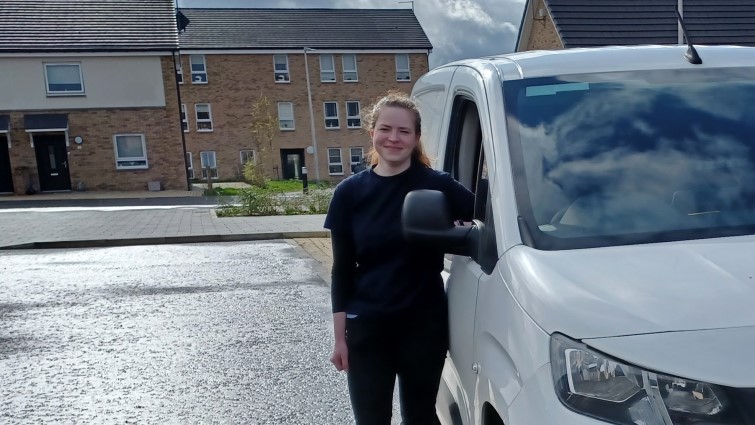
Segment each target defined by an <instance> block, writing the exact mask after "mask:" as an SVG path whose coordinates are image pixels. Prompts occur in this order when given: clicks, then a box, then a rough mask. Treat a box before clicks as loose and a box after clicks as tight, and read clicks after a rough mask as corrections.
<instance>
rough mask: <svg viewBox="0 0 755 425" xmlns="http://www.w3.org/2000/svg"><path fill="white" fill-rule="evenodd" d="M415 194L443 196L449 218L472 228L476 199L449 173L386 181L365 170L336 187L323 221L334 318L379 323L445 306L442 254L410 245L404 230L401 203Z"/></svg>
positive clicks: (419, 170) (417, 173) (420, 169)
mask: <svg viewBox="0 0 755 425" xmlns="http://www.w3.org/2000/svg"><path fill="white" fill-rule="evenodd" d="M417 189H433V190H439V191H441V192H443V193H444V194H445V195H446V199H447V200H448V204H449V207H450V209H451V214H452V217H453V218H454V219H455V220H456V219H459V220H465V221H469V220H471V218H472V213H473V209H474V195H473V194H472V193H471V192H470V191H469V190H467V189H466V188H465V187H464V186H463V185H461V184H460V183H459V182H457V181H456V180H454V179H453V178H452V177H451V176H450V175H449V174H448V173H444V172H439V171H435V170H433V169H431V168H428V167H425V166H422V165H421V164H412V166H411V167H410V168H409V169H407V170H406V171H404V172H402V173H400V174H397V175H395V176H389V177H384V176H380V175H378V174H376V173H375V172H374V171H373V170H372V169H367V170H365V171H362V172H360V173H357V174H355V175H353V176H351V177H349V178H347V179H346V180H344V181H342V182H341V183H340V184H339V185H338V186H337V187H336V189H335V192H334V194H333V199H332V201H331V204H330V208H329V210H328V215H327V217H326V219H325V227H326V228H328V229H330V230H331V242H332V245H333V259H334V261H333V272H332V287H331V298H332V304H333V312H334V313H338V312H346V313H349V314H356V315H365V316H379V315H387V314H392V313H399V312H403V311H408V310H414V311H418V310H423V309H431V308H434V307H437V306H439V305H441V304H442V303H445V293H444V290H443V281H442V278H441V275H440V273H441V271H442V270H443V253H442V252H440V251H437V250H433V249H432V248H424V247H423V248H418V247H416V246H411V245H409V244H408V243H407V242H406V240H405V239H404V237H403V233H402V229H401V209H402V207H403V203H404V198H405V197H406V194H407V193H409V192H410V191H412V190H417Z"/></svg>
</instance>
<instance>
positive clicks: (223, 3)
mask: <svg viewBox="0 0 755 425" xmlns="http://www.w3.org/2000/svg"><path fill="white" fill-rule="evenodd" d="M524 2H525V0H415V1H414V13H415V14H416V15H417V19H418V20H419V22H420V24H421V25H422V28H423V29H424V30H425V33H426V34H427V37H428V38H429V39H430V43H432V45H433V51H432V53H431V54H430V68H435V67H436V66H439V65H442V64H444V63H448V62H451V61H454V60H458V59H465V58H474V57H478V56H484V55H490V54H498V53H509V52H512V51H513V50H514V44H515V43H516V36H517V31H518V28H519V23H520V22H521V20H522V13H523V9H524ZM178 6H179V7H239V8H245V7H249V8H254V7H271V8H277V7H281V8H310V7H324V8H358V9H365V8H375V9H386V8H387V9H401V8H411V7H412V5H411V3H406V2H401V0H178Z"/></svg>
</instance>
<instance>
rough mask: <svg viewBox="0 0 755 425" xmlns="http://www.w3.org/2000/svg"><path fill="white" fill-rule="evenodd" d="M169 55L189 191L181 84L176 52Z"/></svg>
mask: <svg viewBox="0 0 755 425" xmlns="http://www.w3.org/2000/svg"><path fill="white" fill-rule="evenodd" d="M171 55H173V79H174V80H175V82H176V96H177V98H178V128H179V129H180V131H181V148H182V149H183V152H184V175H185V176H186V190H188V191H191V180H189V163H188V162H186V133H184V124H183V119H181V105H182V103H183V102H181V85H180V84H178V78H177V77H176V75H178V67H177V66H176V52H175V51H173V52H171ZM178 60H179V62H180V61H181V52H178ZM186 115H187V116H186V118H187V121H188V118H189V117H188V115H189V111H188V110H187V111H186Z"/></svg>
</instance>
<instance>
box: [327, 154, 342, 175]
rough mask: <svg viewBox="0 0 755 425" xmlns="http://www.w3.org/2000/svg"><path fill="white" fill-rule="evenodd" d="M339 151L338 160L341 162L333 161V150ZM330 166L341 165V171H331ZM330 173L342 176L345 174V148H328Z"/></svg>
mask: <svg viewBox="0 0 755 425" xmlns="http://www.w3.org/2000/svg"><path fill="white" fill-rule="evenodd" d="M335 150H337V151H338V161H339V162H331V159H332V158H331V156H330V152H331V151H335ZM330 167H341V172H333V171H331V169H330ZM328 175H330V176H342V175H344V172H343V149H342V148H328Z"/></svg>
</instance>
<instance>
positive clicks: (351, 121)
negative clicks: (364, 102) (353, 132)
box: [346, 102, 362, 128]
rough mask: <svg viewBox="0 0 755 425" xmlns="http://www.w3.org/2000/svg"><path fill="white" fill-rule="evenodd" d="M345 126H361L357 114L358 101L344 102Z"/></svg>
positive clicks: (360, 120) (360, 119)
mask: <svg viewBox="0 0 755 425" xmlns="http://www.w3.org/2000/svg"><path fill="white" fill-rule="evenodd" d="M346 126H347V127H348V128H361V127H362V118H361V117H360V116H359V102H346Z"/></svg>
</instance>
